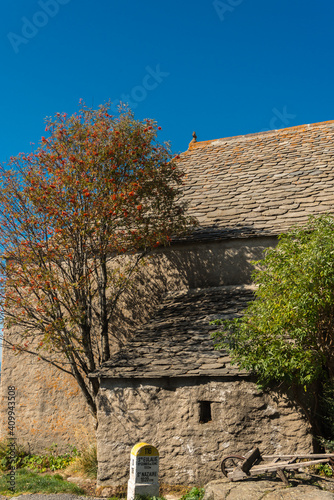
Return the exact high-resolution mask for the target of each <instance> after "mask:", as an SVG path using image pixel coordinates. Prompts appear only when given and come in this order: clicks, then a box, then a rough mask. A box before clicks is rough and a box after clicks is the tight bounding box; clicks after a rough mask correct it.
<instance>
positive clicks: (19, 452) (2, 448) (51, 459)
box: [0, 440, 78, 472]
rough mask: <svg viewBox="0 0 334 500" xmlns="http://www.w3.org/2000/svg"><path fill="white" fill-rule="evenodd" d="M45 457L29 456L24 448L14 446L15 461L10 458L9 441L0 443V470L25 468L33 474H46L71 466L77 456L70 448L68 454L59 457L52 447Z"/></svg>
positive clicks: (74, 449)
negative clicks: (12, 467)
mask: <svg viewBox="0 0 334 500" xmlns="http://www.w3.org/2000/svg"><path fill="white" fill-rule="evenodd" d="M47 451H49V453H48V454H46V455H31V454H30V453H29V452H28V451H27V450H26V449H25V448H24V446H22V445H20V444H16V445H15V459H14V460H12V458H11V448H10V444H9V441H7V440H4V441H0V470H2V471H7V470H10V468H11V466H15V467H16V469H21V468H27V469H30V470H32V471H33V472H46V471H56V470H62V469H65V468H66V467H68V466H69V464H71V463H72V462H73V461H74V460H75V458H76V457H77V456H78V452H77V450H76V448H71V451H70V452H69V453H65V454H62V455H59V454H58V453H57V448H56V446H52V447H51V448H49V449H48V450H47Z"/></svg>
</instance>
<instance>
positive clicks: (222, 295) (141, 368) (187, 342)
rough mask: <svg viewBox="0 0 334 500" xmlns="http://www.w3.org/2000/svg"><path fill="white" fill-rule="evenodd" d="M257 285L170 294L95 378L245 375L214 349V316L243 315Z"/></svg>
mask: <svg viewBox="0 0 334 500" xmlns="http://www.w3.org/2000/svg"><path fill="white" fill-rule="evenodd" d="M253 292H254V286H251V285H243V286H225V287H212V288H201V289H192V290H188V291H187V290H184V291H181V292H177V293H169V294H167V295H166V297H165V299H164V301H163V302H162V304H161V306H160V309H159V310H158V312H157V314H156V315H155V316H154V318H153V319H152V320H151V321H150V322H149V323H147V324H146V325H145V327H144V328H142V329H141V330H139V331H138V332H137V334H136V336H135V337H134V338H133V339H131V340H129V342H128V343H127V344H126V345H125V346H124V348H123V349H121V350H120V351H119V352H118V353H117V354H115V355H114V356H113V357H112V358H111V359H110V361H108V362H106V363H104V364H103V366H102V368H101V369H100V370H98V371H97V372H95V373H94V374H92V375H91V376H93V377H94V376H98V377H101V378H161V377H185V376H186V377H195V376H211V377H212V376H224V377H226V376H242V375H243V376H244V375H247V372H246V371H239V369H238V368H237V367H236V366H232V365H231V363H230V358H229V357H228V355H227V352H226V351H224V350H221V351H216V350H214V348H213V347H214V344H213V340H212V339H211V337H210V333H211V332H212V331H215V330H217V327H216V326H210V325H209V321H211V320H213V319H215V318H226V319H229V318H232V317H235V316H237V315H241V312H242V310H243V309H244V308H245V307H246V305H247V302H248V301H249V300H251V299H252V298H253Z"/></svg>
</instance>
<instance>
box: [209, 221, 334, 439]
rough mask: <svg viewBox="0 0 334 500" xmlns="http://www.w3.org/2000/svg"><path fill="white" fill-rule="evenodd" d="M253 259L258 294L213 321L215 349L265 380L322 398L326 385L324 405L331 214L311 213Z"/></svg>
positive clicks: (331, 362)
mask: <svg viewBox="0 0 334 500" xmlns="http://www.w3.org/2000/svg"><path fill="white" fill-rule="evenodd" d="M254 264H256V266H257V269H256V270H255V271H254V274H253V279H254V281H255V283H256V284H257V285H258V288H257V291H256V295H255V300H254V301H253V302H251V303H250V304H249V305H248V307H247V308H246V310H245V314H244V316H243V317H242V318H237V319H234V320H230V321H220V320H218V321H215V322H214V323H215V324H217V325H221V326H223V328H222V331H220V332H217V333H216V334H214V336H215V338H216V339H217V341H218V343H217V348H226V347H227V348H228V349H229V351H230V353H231V356H232V360H233V362H234V363H237V364H238V365H239V366H240V368H244V369H247V370H250V371H252V372H255V373H256V374H257V376H258V380H259V383H260V384H261V385H262V386H268V385H270V384H274V385H276V386H279V385H281V384H284V385H285V387H287V388H293V387H294V388H296V387H297V388H298V389H303V390H304V391H305V393H306V391H308V389H309V388H310V387H311V386H313V387H315V386H317V388H318V389H319V388H320V389H319V391H320V392H319V394H318V395H319V396H321V392H323V389H324V386H325V385H327V386H329V387H330V390H329V391H327V403H326V404H327V408H329V406H330V405H331V404H333V380H334V218H333V216H331V215H329V214H325V215H321V216H319V217H314V216H312V217H310V219H309V221H308V223H307V224H306V225H305V226H303V227H299V228H297V227H295V228H293V229H292V230H290V231H289V232H288V233H287V234H283V235H281V236H280V237H279V242H278V245H277V246H276V248H272V249H270V250H268V251H267V253H266V255H265V258H264V259H263V260H261V261H258V262H255V263H254ZM330 401H332V402H330ZM323 403H324V401H323ZM331 420H332V419H331ZM330 425H331V423H330ZM333 430H334V429H333Z"/></svg>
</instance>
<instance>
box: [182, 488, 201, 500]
mask: <svg viewBox="0 0 334 500" xmlns="http://www.w3.org/2000/svg"><path fill="white" fill-rule="evenodd" d="M203 496H204V488H192V489H191V490H190V491H189V493H186V494H185V495H183V496H182V497H181V500H202V498H203Z"/></svg>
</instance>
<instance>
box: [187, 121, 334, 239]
mask: <svg viewBox="0 0 334 500" xmlns="http://www.w3.org/2000/svg"><path fill="white" fill-rule="evenodd" d="M179 165H180V167H181V168H182V169H183V170H184V171H185V179H184V198H185V199H186V200H187V201H188V202H189V213H190V214H191V215H194V216H196V217H197V219H198V220H199V223H200V227H199V229H198V230H197V231H196V232H195V233H194V235H193V238H195V239H221V238H230V237H232V238H236V237H249V236H261V235H263V236H265V235H276V234H279V233H281V232H284V231H287V230H288V229H289V228H290V227H291V226H293V225H295V224H300V223H305V222H306V221H307V219H308V217H309V215H310V214H320V213H325V212H332V211H333V206H334V121H329V122H323V123H316V124H312V125H301V126H298V127H292V128H287V129H282V130H274V131H270V132H263V133H258V134H250V135H245V136H238V137H230V138H225V139H218V140H212V141H205V142H195V143H190V145H189V150H188V151H186V152H185V153H182V154H181V155H180V160H179Z"/></svg>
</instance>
